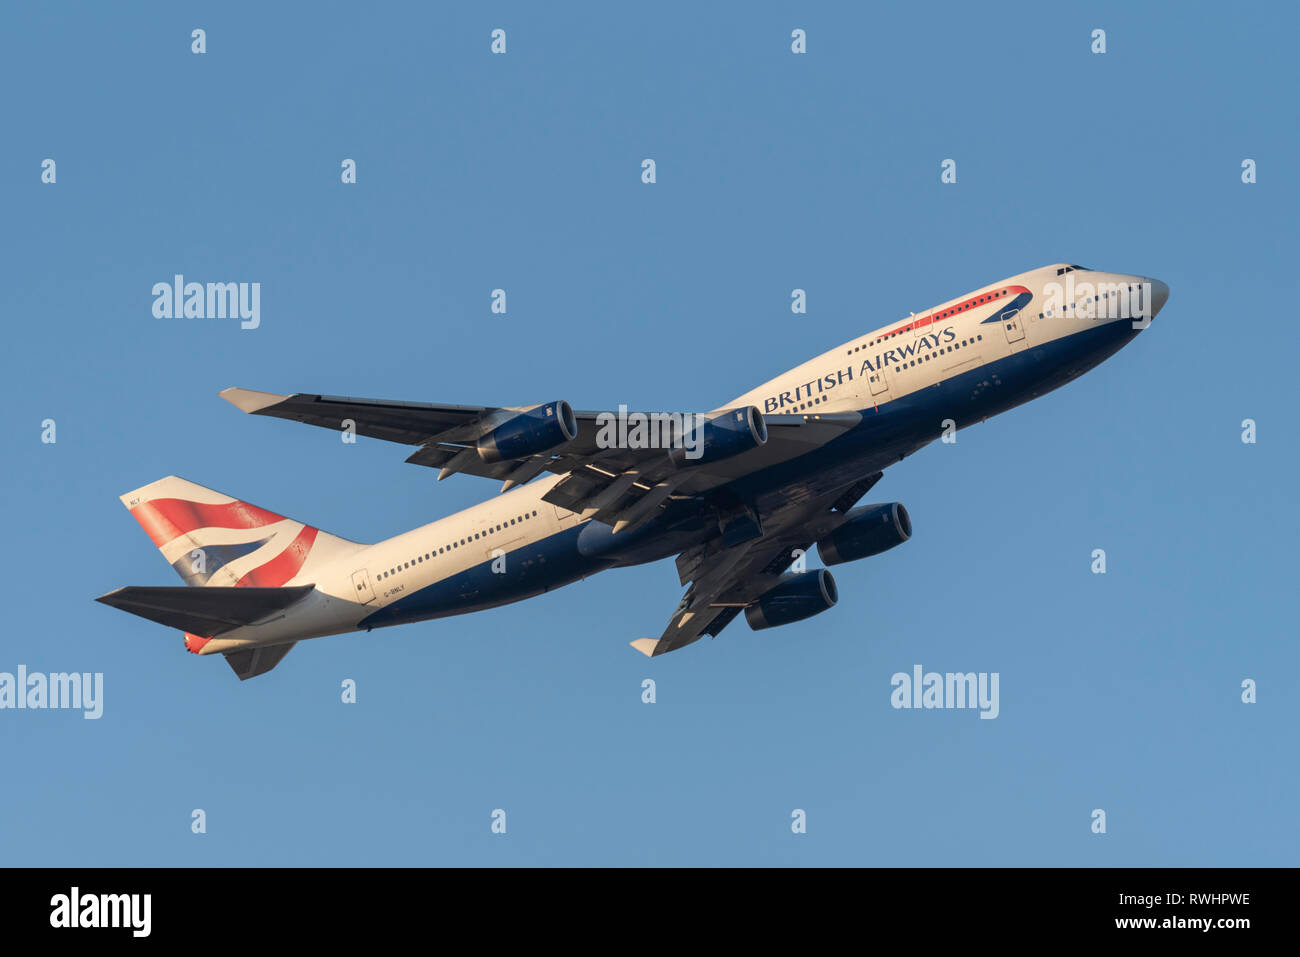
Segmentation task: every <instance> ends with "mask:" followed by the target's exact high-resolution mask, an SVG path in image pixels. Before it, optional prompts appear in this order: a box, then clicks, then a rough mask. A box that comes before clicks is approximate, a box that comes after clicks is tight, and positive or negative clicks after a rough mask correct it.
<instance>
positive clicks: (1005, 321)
mask: <svg viewBox="0 0 1300 957" xmlns="http://www.w3.org/2000/svg"><path fill="white" fill-rule="evenodd" d="M1001 322H1002V331H1003V332H1005V333H1006V334H1007V342H1010V343H1016V342H1020V341H1022V340H1023V339H1024V338H1025V326H1024V319H1023V317H1022V316H1021V315H1020V310H1019V309H1008V310H1007V311H1006V312H1004V313H1002V319H1001Z"/></svg>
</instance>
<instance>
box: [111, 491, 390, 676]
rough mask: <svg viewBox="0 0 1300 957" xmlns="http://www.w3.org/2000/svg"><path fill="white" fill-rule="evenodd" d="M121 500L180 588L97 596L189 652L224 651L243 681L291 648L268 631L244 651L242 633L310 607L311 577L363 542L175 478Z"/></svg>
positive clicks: (127, 590)
mask: <svg viewBox="0 0 1300 957" xmlns="http://www.w3.org/2000/svg"><path fill="white" fill-rule="evenodd" d="M122 504H123V505H125V506H126V507H127V509H128V510H129V511H130V512H131V515H132V516H133V517H134V518H135V520H136V521H137V522H139V523H140V527H141V528H143V529H144V530H145V533H146V534H147V535H148V536H149V538H150V539H152V540H153V543H154V544H155V545H156V546H158V550H159V551H160V552H162V555H163V558H164V559H166V560H167V562H168V564H170V565H171V566H172V568H174V569H175V570H176V573H177V574H178V575H180V577H181V580H182V581H184V582H185V585H184V586H181V587H174V586H173V587H166V586H163V587H152V586H146V587H141V586H131V587H127V588H119V589H118V590H117V591H114V592H110V593H109V594H107V595H104V596H103V597H101V598H100V599H99V600H100V601H102V602H104V604H107V605H112V606H113V607H115V608H121V609H122V610H124V611H129V612H131V613H133V614H136V615H140V616H141V617H144V618H149V619H151V620H153V621H156V622H159V623H161V624H164V625H171V626H174V627H177V628H180V629H181V630H182V631H184V632H185V647H186V648H187V649H188V650H189V651H191V652H193V653H194V654H198V655H204V654H212V653H214V652H217V651H221V652H224V653H225V654H226V659H227V661H229V662H230V665H231V667H232V668H234V669H235V673H236V674H238V675H239V677H240V678H251V677H253V676H254V675H258V674H262V673H264V672H266V671H269V670H271V668H273V667H275V665H276V664H278V663H279V662H280V659H282V658H283V657H284V656H285V655H286V654H288V652H289V649H290V648H292V647H293V645H294V640H288V641H286V640H284V639H281V640H280V641H279V642H274V638H275V634H274V631H273V630H271V631H270V632H269V635H268V637H269V638H270V639H271V643H265V642H259V643H257V645H256V646H255V647H251V648H250V647H247V645H248V641H247V639H246V638H241V637H240V636H243V635H246V633H247V632H248V630H249V628H251V627H252V626H255V625H258V624H259V623H262V622H275V621H280V620H283V619H284V618H285V617H286V613H287V611H288V609H289V608H290V606H295V605H298V604H299V603H300V602H302V603H303V604H304V605H310V604H311V603H310V602H303V600H304V599H306V598H307V597H308V596H309V595H310V594H311V593H312V591H313V590H314V585H313V582H314V581H315V580H316V578H317V576H318V575H320V574H321V573H322V572H323V570H324V569H325V568H327V567H328V566H330V565H331V564H333V563H335V562H336V561H337V560H338V559H341V558H347V557H349V556H351V555H354V554H355V553H357V552H359V551H361V550H362V549H364V548H365V546H364V545H359V544H357V543H355V542H349V541H347V540H346V539H342V538H338V537H336V536H334V535H330V534H328V533H327V532H322V531H321V530H320V529H318V528H314V527H312V526H311V525H304V524H303V523H302V522H296V521H294V520H293V519H291V518H285V517H284V516H283V515H277V514H276V513H275V512H269V511H267V510H266V509H264V508H258V507H257V506H256V505H252V504H250V503H248V502H243V501H240V500H239V499H236V498H231V497H230V496H229V495H223V494H222V493H221V492H216V491H213V490H212V489H210V488H204V487H203V486H202V485H196V484H194V483H193V482H187V481H186V480H185V479H182V478H177V477H176V476H174V475H169V476H168V477H167V478H164V479H159V480H158V481H156V482H154V483H152V484H150V485H146V486H144V487H143V488H138V489H136V490H135V491H133V492H127V493H126V494H125V495H123V496H122ZM195 586H197V587H195ZM263 631H264V632H266V631H267V630H266V629H263ZM218 636H223V640H214V639H217V637H218Z"/></svg>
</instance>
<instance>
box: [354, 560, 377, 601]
mask: <svg viewBox="0 0 1300 957" xmlns="http://www.w3.org/2000/svg"><path fill="white" fill-rule="evenodd" d="M352 595H353V597H354V598H355V599H356V600H357V601H359V602H360V603H361V604H363V605H368V604H370V603H371V602H372V601H374V600H375V592H374V589H372V588H371V587H370V575H369V574H368V573H367V572H366V570H365V569H364V568H363V569H361V570H360V571H356V572H353V573H352Z"/></svg>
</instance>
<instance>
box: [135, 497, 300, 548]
mask: <svg viewBox="0 0 1300 957" xmlns="http://www.w3.org/2000/svg"><path fill="white" fill-rule="evenodd" d="M131 514H132V515H134V516H135V520H136V521H137V522H139V523H140V527H141V528H143V529H144V530H145V534H147V535H148V536H149V537H150V538H151V539H153V543H154V544H155V545H157V546H158V547H159V548H162V547H163V546H164V545H166V544H167V543H168V542H170V541H173V540H174V539H177V538H180V537H181V536H182V535H188V534H189V533H190V532H193V531H196V530H198V529H200V528H261V527H262V526H263V525H273V524H274V523H276V522H282V521H284V516H283V515H276V514H275V513H274V512H268V511H267V510H266V509H264V508H258V507H257V506H256V505H249V504H248V503H247V502H228V503H226V504H225V505H204V504H201V503H199V502H187V501H185V500H184V499H179V498H156V499H154V500H153V501H151V502H145V503H143V504H142V505H137V506H136V507H135V508H133V509H131Z"/></svg>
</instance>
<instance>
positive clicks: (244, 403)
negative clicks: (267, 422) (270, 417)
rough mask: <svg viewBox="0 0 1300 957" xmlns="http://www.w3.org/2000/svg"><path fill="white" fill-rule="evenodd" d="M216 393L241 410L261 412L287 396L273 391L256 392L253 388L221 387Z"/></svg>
mask: <svg viewBox="0 0 1300 957" xmlns="http://www.w3.org/2000/svg"><path fill="white" fill-rule="evenodd" d="M217 395H219V396H221V398H223V399H225V400H226V401H227V402H229V403H230V404H231V405H233V406H234V407H235V408H236V409H239V410H240V411H241V412H261V411H262V410H263V409H268V408H270V407H271V406H273V405H276V404H278V403H280V402H283V401H284V400H285V399H287V398H289V397H288V396H287V395H277V394H276V393H274V392H258V391H256V390H254V389H239V388H233V387H232V388H229V389H222V390H221V391H220V392H218V393H217Z"/></svg>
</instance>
